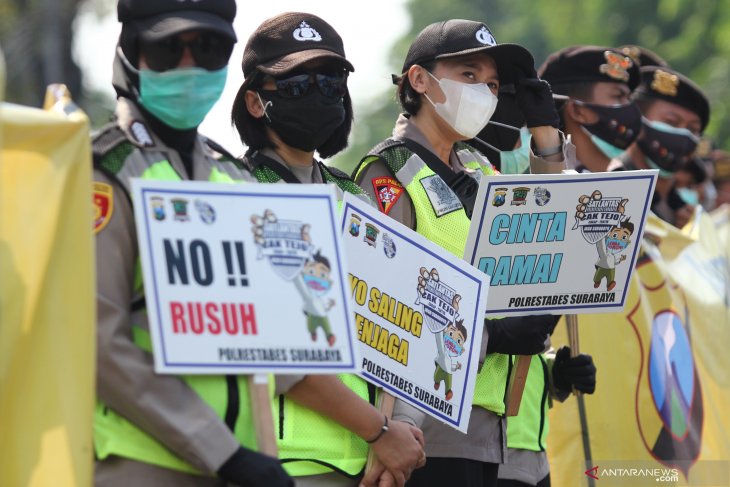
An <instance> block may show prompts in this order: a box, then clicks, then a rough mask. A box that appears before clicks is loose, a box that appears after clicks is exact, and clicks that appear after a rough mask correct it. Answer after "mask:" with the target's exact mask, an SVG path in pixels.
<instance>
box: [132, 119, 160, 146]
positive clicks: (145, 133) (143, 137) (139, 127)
mask: <svg viewBox="0 0 730 487" xmlns="http://www.w3.org/2000/svg"><path fill="white" fill-rule="evenodd" d="M129 131H130V132H131V133H132V137H134V142H135V143H136V144H137V145H139V146H140V147H152V146H153V145H155V143H154V141H153V140H152V136H151V135H150V132H149V130H147V126H146V125H145V124H144V122H142V121H140V120H133V121H132V123H131V124H130V125H129Z"/></svg>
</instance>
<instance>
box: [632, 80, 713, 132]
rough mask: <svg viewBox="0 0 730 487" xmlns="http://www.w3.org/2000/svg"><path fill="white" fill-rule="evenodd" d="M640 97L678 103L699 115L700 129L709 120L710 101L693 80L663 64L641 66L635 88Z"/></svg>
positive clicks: (703, 128) (703, 127)
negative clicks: (638, 80) (639, 82)
mask: <svg viewBox="0 0 730 487" xmlns="http://www.w3.org/2000/svg"><path fill="white" fill-rule="evenodd" d="M636 95H637V96H638V97H640V98H656V99H659V100H665V101H668V102H670V103H674V104H675V105H679V106H681V107H683V108H686V109H687V110H690V111H691V112H693V113H696V114H697V116H698V117H700V122H701V123H702V130H703V131H704V130H705V127H707V124H708V122H709V121H710V102H709V101H708V100H707V97H706V96H705V94H704V93H703V92H702V89H701V88H700V87H699V86H697V85H696V84H695V83H694V81H692V80H691V79H689V78H688V77H686V76H685V75H683V74H682V73H680V72H678V71H675V70H673V69H671V68H667V67H663V66H645V67H643V68H641V84H640V85H639V87H638V88H637V89H636Z"/></svg>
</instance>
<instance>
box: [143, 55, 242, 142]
mask: <svg viewBox="0 0 730 487" xmlns="http://www.w3.org/2000/svg"><path fill="white" fill-rule="evenodd" d="M227 74H228V67H227V66H226V67H224V68H222V69H219V70H217V71H208V70H207V69H203V68H180V69H171V70H169V71H162V72H159V71H152V70H150V69H142V70H139V102H140V104H141V105H142V106H143V107H145V109H146V110H147V111H148V112H150V113H151V114H152V115H154V116H155V117H157V118H159V119H160V120H161V121H163V122H164V123H166V124H167V125H169V126H170V127H172V128H175V129H179V130H186V129H192V128H195V127H197V126H198V125H200V123H201V122H202V121H203V119H204V118H205V116H206V115H207V114H208V112H209V111H210V109H211V108H213V105H214V104H215V102H216V101H218V99H219V98H220V96H221V93H223V88H224V87H225V84H226V76H227Z"/></svg>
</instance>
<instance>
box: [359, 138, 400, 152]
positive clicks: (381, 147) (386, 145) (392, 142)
mask: <svg viewBox="0 0 730 487" xmlns="http://www.w3.org/2000/svg"><path fill="white" fill-rule="evenodd" d="M399 145H404V144H403V141H401V140H396V139H385V140H384V141H382V142H381V143H379V144H378V145H376V146H375V147H373V148H372V149H370V150H369V151H368V155H369V156H378V155H380V154H382V153H383V151H385V150H386V149H390V148H391V147H397V146H399Z"/></svg>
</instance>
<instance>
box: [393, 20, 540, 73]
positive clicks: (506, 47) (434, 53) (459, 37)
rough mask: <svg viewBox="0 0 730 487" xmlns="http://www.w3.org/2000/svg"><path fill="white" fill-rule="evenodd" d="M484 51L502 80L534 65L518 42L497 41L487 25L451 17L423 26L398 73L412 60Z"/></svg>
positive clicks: (420, 61)
mask: <svg viewBox="0 0 730 487" xmlns="http://www.w3.org/2000/svg"><path fill="white" fill-rule="evenodd" d="M478 52H483V53H485V54H489V55H490V56H491V57H492V58H494V61H495V62H496V64H497V72H498V73H499V80H500V82H501V83H510V82H514V81H515V79H516V78H517V77H518V72H522V73H527V74H530V73H532V72H533V71H534V69H535V60H534V59H533V57H532V54H530V52H529V51H528V50H527V49H525V48H524V47H522V46H519V45H517V44H497V41H496V40H495V39H494V36H493V35H492V33H491V32H490V31H489V29H488V28H487V26H486V25H484V24H483V23H482V22H475V21H473V20H463V19H452V20H444V21H441V22H436V23H433V24H431V25H428V26H426V28H424V29H423V30H422V31H421V32H420V33H419V34H418V36H417V37H416V40H414V41H413V44H411V47H410V48H409V49H408V54H407V55H406V61H405V63H403V69H402V70H401V73H405V72H406V71H408V69H409V68H410V67H411V66H413V65H414V64H423V63H427V62H429V61H433V60H437V59H445V58H451V57H457V56H466V55H468V54H475V53H478Z"/></svg>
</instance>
